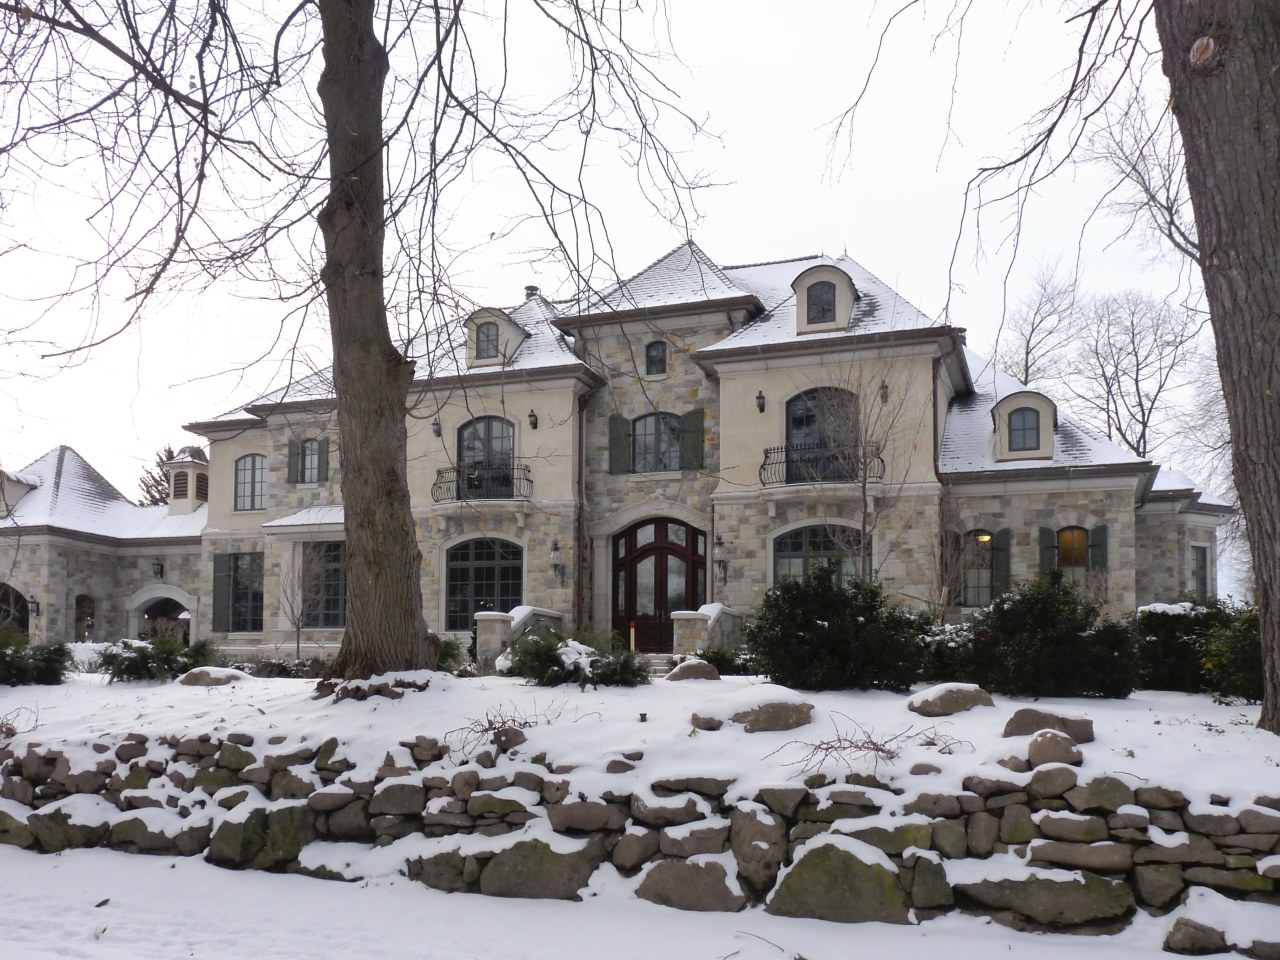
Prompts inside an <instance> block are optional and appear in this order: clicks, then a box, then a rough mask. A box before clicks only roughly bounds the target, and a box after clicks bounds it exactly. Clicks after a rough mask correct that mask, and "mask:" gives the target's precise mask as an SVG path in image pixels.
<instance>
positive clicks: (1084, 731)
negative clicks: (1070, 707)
mask: <svg viewBox="0 0 1280 960" xmlns="http://www.w3.org/2000/svg"><path fill="white" fill-rule="evenodd" d="M1037 730H1057V731H1058V732H1059V733H1065V734H1066V735H1067V736H1068V737H1070V738H1071V739H1072V740H1074V741H1075V742H1076V743H1092V742H1093V721H1092V720H1087V719H1085V718H1083V717H1064V716H1061V715H1059V714H1056V713H1049V712H1048V711H1046V710H1036V709H1034V708H1032V707H1023V708H1022V709H1021V710H1018V711H1016V712H1015V713H1014V715H1013V716H1012V717H1010V718H1009V720H1008V722H1007V723H1006V724H1005V725H1004V734H1003V735H1004V736H1006V737H1029V736H1031V734H1033V733H1035V732H1036V731H1037Z"/></svg>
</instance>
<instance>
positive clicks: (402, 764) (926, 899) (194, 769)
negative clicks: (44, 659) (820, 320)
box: [0, 711, 1280, 955]
mask: <svg viewBox="0 0 1280 960" xmlns="http://www.w3.org/2000/svg"><path fill="white" fill-rule="evenodd" d="M1087 724H1088V722H1087V721H1078V720H1064V719H1063V718H1058V717H1054V716H1053V715H1051V714H1044V713H1038V712H1036V711H1021V712H1020V713H1019V714H1016V715H1015V717H1014V719H1013V720H1012V721H1010V725H1009V727H1008V728H1006V731H1005V732H1006V735H1007V736H1013V735H1018V734H1022V735H1024V736H1025V734H1026V733H1027V732H1028V731H1029V730H1036V731H1040V730H1042V729H1047V730H1048V732H1042V733H1037V734H1036V735H1035V736H1034V737H1032V738H1031V740H1029V741H1028V740H1025V739H1023V740H1019V741H1018V742H1019V743H1029V744H1031V747H1029V748H1028V751H1027V752H1028V754H1029V756H1028V757H1027V758H1022V757H1020V756H1013V757H1011V758H1010V759H1008V760H1006V761H1004V765H1005V766H1006V767H1008V768H1009V770H1008V777H1007V778H1004V777H1002V778H1000V779H991V778H986V777H977V776H973V777H970V778H969V779H968V780H966V781H965V783H964V787H965V789H964V791H963V792H961V793H958V794H957V793H951V792H937V793H934V792H930V791H929V790H928V787H927V784H928V782H929V777H930V776H931V775H933V774H934V773H935V772H936V768H931V767H930V766H929V765H927V764H920V765H917V767H915V768H913V769H912V771H911V774H910V775H909V776H907V777H906V778H904V779H901V780H900V781H899V782H898V783H897V784H895V785H893V786H892V787H891V786H890V785H889V784H886V783H884V782H881V781H879V780H877V779H875V778H874V777H870V776H866V775H856V774H851V775H849V776H847V777H845V778H844V779H843V780H841V781H833V780H831V779H830V778H829V777H827V776H826V775H822V774H815V775H812V776H810V777H809V778H808V779H806V780H805V781H804V782H803V783H800V782H793V783H789V784H779V785H777V786H774V787H766V788H762V789H759V790H756V791H754V792H753V793H752V795H751V796H743V795H741V793H740V791H737V790H735V784H734V782H732V781H729V780H721V779H715V778H710V777H705V776H699V775H696V774H691V775H690V776H687V777H680V778H668V779H662V780H657V781H655V782H652V783H649V784H645V785H644V787H643V788H642V787H633V788H631V789H629V790H626V791H623V790H620V791H619V792H617V793H612V792H609V791H605V792H603V794H602V795H600V796H595V797H586V796H585V795H583V794H581V793H579V792H578V791H576V790H575V788H574V784H573V769H572V768H570V767H566V766H560V765H557V764H555V763H554V762H552V761H550V760H548V758H547V757H545V756H542V755H537V756H525V755H524V754H523V753H522V746H523V734H522V733H521V732H520V731H519V730H514V729H508V730H504V731H499V732H498V733H497V735H496V737H495V742H496V745H495V746H493V747H490V748H488V749H485V750H482V751H481V752H479V753H478V754H477V755H476V756H475V757H474V758H472V759H470V760H468V761H466V762H461V758H455V757H451V756H449V752H448V748H447V746H445V745H443V744H441V743H440V742H439V741H438V740H437V739H433V738H430V737H426V736H418V737H415V738H414V739H411V740H410V739H407V740H405V741H403V742H401V743H398V744H396V745H394V746H393V747H392V748H391V749H390V750H388V751H387V752H386V755H385V757H384V759H383V762H382V764H381V765H380V766H379V767H378V768H377V769H362V768H359V767H357V766H355V765H354V764H353V763H352V762H351V761H350V760H348V759H346V758H345V757H344V756H343V749H342V744H341V743H340V742H339V741H338V740H336V739H330V740H326V741H325V742H323V743H320V744H316V745H308V744H305V743H302V744H300V743H297V742H289V741H286V740H285V739H284V738H283V737H278V736H276V737H270V738H268V739H266V740H263V741H260V740H258V739H257V738H255V737H253V736H251V735H249V734H243V733H231V734H228V735H227V736H226V737H225V738H224V739H221V740H219V739H214V738H213V737H211V736H210V735H207V734H206V735H202V736H199V737H192V738H183V739H179V738H177V737H162V738H148V737H146V736H143V735H141V734H129V735H127V736H125V737H123V738H122V739H120V740H118V741H114V742H113V741H107V740H95V741H92V742H89V743H86V744H64V745H61V746H60V745H56V744H45V745H41V744H36V743H33V744H30V745H29V746H28V747H27V748H26V750H25V752H24V753H22V754H20V755H18V754H15V753H13V752H12V751H7V750H0V843H8V844H14V845H17V846H19V847H27V848H31V849H34V850H38V851H43V852H47V853H56V852H58V851H61V850H65V849H68V848H73V847H88V846H108V847H113V848H115V849H119V850H125V851H129V852H137V853H151V854H164V855H174V856H194V855H198V854H203V856H204V857H205V858H206V859H207V860H208V861H210V862H212V863H216V864H219V865H222V866H226V867H233V868H254V869H266V870H287V871H294V872H302V873H309V874H311V875H314V876H320V877H331V878H341V879H353V878H354V874H353V873H351V872H338V871H335V870H334V869H332V868H331V867H330V866H328V865H326V863H325V862H323V861H322V860H320V859H319V858H316V857H311V856H309V853H308V845H310V844H311V843H312V842H313V841H317V840H325V841H336V842H346V843H351V844H359V845H363V846H366V847H383V846H389V845H391V844H393V843H395V842H397V841H401V840H404V839H405V838H414V839H413V840H412V841H408V843H410V844H413V845H412V846H406V847H405V849H406V850H407V851H408V852H407V854H406V856H405V859H404V867H403V869H404V872H405V873H406V874H407V875H408V876H410V877H412V878H414V879H416V880H419V881H421V882H422V883H424V884H426V885H428V886H430V887H433V888H436V889H439V890H446V891H467V892H474V893H483V894H489V895H493V896H507V897H551V898H559V899H572V898H575V897H577V896H578V891H579V890H581V889H582V887H583V886H584V885H585V884H586V883H587V881H588V879H589V878H590V876H591V874H592V873H593V872H594V871H595V870H596V869H597V868H599V867H600V866H601V865H602V864H606V863H607V864H612V866H613V867H615V868H616V869H617V870H618V871H619V872H621V873H622V874H623V875H627V876H636V877H638V880H637V885H636V892H637V895H638V896H640V897H643V898H645V899H648V900H651V901H653V902H656V903H660V904H665V905H668V906H672V907H677V908H680V909H685V910H714V911H733V910H739V909H742V908H744V907H746V906H749V905H759V904H762V905H763V906H764V909H766V910H767V911H768V912H770V913H773V914H777V915H782V916H796V917H818V918H821V919H827V920H836V921H844V922H858V921H867V920H878V921H887V922H895V923H906V922H911V921H912V920H913V919H915V920H920V919H927V918H929V917H931V916H934V915H937V914H939V913H943V912H946V911H950V910H954V909H960V910H965V911H968V912H977V913H981V914H986V915H989V916H993V917H995V918H997V919H999V920H1001V921H1002V922H1006V923H1010V924H1012V925H1015V926H1021V927H1027V928H1048V929H1060V930H1074V929H1090V930H1098V929H1102V930H1108V929H1115V928H1118V927H1119V926H1122V925H1123V924H1124V923H1125V922H1126V921H1127V919H1128V918H1129V917H1130V916H1131V915H1132V914H1133V913H1134V911H1135V910H1136V909H1139V908H1141V909H1145V910H1147V911H1149V912H1155V913H1160V912H1165V911H1168V910H1170V909H1172V908H1173V907H1174V906H1175V905H1177V904H1178V903H1179V901H1180V899H1181V898H1182V897H1183V895H1184V892H1185V891H1186V890H1187V888H1188V887H1192V886H1205V887H1211V888H1213V889H1215V890H1218V891H1220V892H1222V893H1224V894H1226V895H1228V896H1231V897H1237V898H1243V899H1249V900H1256V901H1263V902H1267V903H1271V904H1276V905H1278V906H1280V892H1278V891H1277V881H1280V858H1277V857H1275V856H1273V855H1274V854H1277V853H1280V797H1266V796H1258V797H1248V798H1226V797H1219V798H1216V799H1217V801H1219V802H1220V803H1221V806H1215V807H1210V808H1192V807H1191V806H1190V805H1189V804H1188V802H1187V799H1186V798H1185V797H1184V796H1183V795H1182V794H1181V793H1179V792H1178V791H1177V790H1174V789H1166V788H1163V787H1158V786H1139V787H1137V788H1134V787H1132V786H1130V785H1129V784H1128V783H1126V782H1125V781H1124V780H1122V779H1120V778H1118V777H1110V776H1102V777H1095V778H1093V779H1092V780H1090V781H1088V782H1079V780H1078V777H1077V771H1076V769H1075V767H1074V766H1072V765H1071V761H1072V759H1073V758H1074V759H1075V761H1076V762H1078V760H1079V749H1080V744H1081V743H1087V742H1088V740H1090V739H1092V734H1091V731H1090V729H1089V728H1088V726H1087ZM1055 727H1056V728H1057V729H1054V728H1055ZM1041 740H1043V741H1044V744H1043V746H1044V749H1043V750H1042V751H1041V753H1043V757H1039V758H1038V759H1040V761H1041V762H1039V764H1038V765H1035V766H1033V762H1034V759H1037V758H1035V757H1034V756H1033V755H1034V754H1035V753H1036V751H1035V749H1034V745H1035V744H1036V743H1037V742H1038V741H1041ZM499 747H501V750H499ZM72 756H75V757H78V758H80V760H79V761H78V762H76V763H73V762H72V761H71V760H70V759H69V758H70V757H72ZM87 758H92V759H87ZM1045 758H1047V759H1045ZM1057 758H1063V759H1065V760H1066V761H1067V762H1061V760H1059V759H1057ZM641 759H642V755H641V754H639V753H633V754H630V755H628V756H625V757H620V758H615V759H614V760H612V761H610V763H609V766H608V768H607V769H608V771H609V772H610V773H625V772H629V771H631V770H633V769H635V764H636V763H637V762H639V761H640V760H641ZM903 784H906V786H905V787H904V785H903ZM908 788H914V789H908ZM398 849H399V848H398ZM1278 917H1280V914H1278ZM1277 926H1278V928H1280V923H1278V924H1277ZM1269 946H1275V945H1268V944H1257V945H1253V946H1252V947H1250V945H1246V947H1249V948H1250V949H1254V953H1255V954H1259V955H1261V954H1260V952H1264V951H1265V949H1266V948H1268V947H1269ZM1277 949H1280V947H1277Z"/></svg>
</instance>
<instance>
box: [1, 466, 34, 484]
mask: <svg viewBox="0 0 1280 960" xmlns="http://www.w3.org/2000/svg"><path fill="white" fill-rule="evenodd" d="M0 479H8V480H10V481H12V482H13V483H21V484H25V485H26V486H28V487H38V486H40V478H39V477H37V476H36V475H35V474H33V473H14V472H13V471H11V470H0Z"/></svg>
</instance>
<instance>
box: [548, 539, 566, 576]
mask: <svg viewBox="0 0 1280 960" xmlns="http://www.w3.org/2000/svg"><path fill="white" fill-rule="evenodd" d="M551 572H552V574H553V575H554V576H555V578H556V579H557V580H559V581H560V586H562V587H563V586H564V575H565V568H564V554H562V553H561V552H560V540H559V538H557V539H555V540H552V541H551Z"/></svg>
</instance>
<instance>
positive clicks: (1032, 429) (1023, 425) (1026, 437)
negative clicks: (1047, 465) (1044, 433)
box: [1009, 407, 1040, 450]
mask: <svg viewBox="0 0 1280 960" xmlns="http://www.w3.org/2000/svg"><path fill="white" fill-rule="evenodd" d="M1009 449H1010V450H1039V449H1040V412H1039V411H1038V410H1032V409H1031V408H1030V407H1019V408H1018V409H1017V410H1015V411H1013V413H1011V414H1009Z"/></svg>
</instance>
